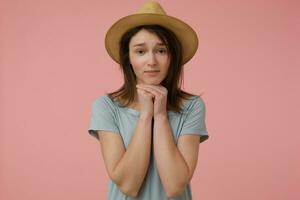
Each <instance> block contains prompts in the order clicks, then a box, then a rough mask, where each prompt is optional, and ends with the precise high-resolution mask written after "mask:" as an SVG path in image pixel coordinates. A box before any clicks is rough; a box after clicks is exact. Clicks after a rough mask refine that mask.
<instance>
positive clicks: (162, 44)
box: [133, 42, 166, 47]
mask: <svg viewBox="0 0 300 200" xmlns="http://www.w3.org/2000/svg"><path fill="white" fill-rule="evenodd" d="M145 44H146V43H145V42H143V43H139V44H135V45H133V47H137V46H145ZM157 45H158V46H166V45H165V44H164V43H162V42H159V43H157Z"/></svg>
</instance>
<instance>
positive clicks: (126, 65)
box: [88, 2, 208, 200]
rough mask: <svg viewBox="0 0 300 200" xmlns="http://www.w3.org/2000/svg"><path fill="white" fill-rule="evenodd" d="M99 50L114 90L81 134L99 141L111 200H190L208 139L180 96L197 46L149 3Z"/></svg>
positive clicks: (180, 25)
mask: <svg viewBox="0 0 300 200" xmlns="http://www.w3.org/2000/svg"><path fill="white" fill-rule="evenodd" d="M105 45H106V49H107V51H108V53H109V55H110V56H111V57H112V59H113V60H115V61H116V62H117V63H119V64H120V67H121V69H122V72H123V75H124V84H123V85H122V87H121V88H120V89H119V90H117V91H115V92H112V93H109V94H105V95H102V96H99V97H98V98H96V99H95V101H94V102H93V105H92V117H91V123H90V128H89V130H88V131H89V133H90V134H91V135H93V136H95V137H96V138H97V139H99V141H100V147H101V152H102V155H103V159H104V163H105V167H106V170H107V173H108V175H109V178H110V181H109V194H108V198H109V199H111V200H123V199H140V200H164V199H176V200H191V199H192V192H191V186H190V180H191V179H192V176H193V173H194V170H195V168H196V165H197V160H198V151H199V143H200V142H203V141H205V140H206V139H207V138H208V132H207V129H206V126H205V104H204V101H203V99H202V98H201V97H200V96H197V95H193V94H190V93H188V92H185V91H183V90H181V89H180V86H181V80H182V72H183V65H184V64H185V63H186V62H187V61H189V60H190V59H191V58H192V57H193V55H194V54H195V52H196V50H197V47H198V39H197V35H196V33H195V32H194V31H193V29H192V28H191V27H190V26H189V25H187V24H186V23H184V22H182V21H181V20H179V19H177V18H174V17H171V16H168V15H166V13H165V11H164V10H163V9H162V7H161V6H160V5H159V4H158V3H157V2H150V3H146V4H145V5H143V6H142V7H141V8H140V10H139V11H138V13H136V14H133V15H129V16H126V17H123V18H121V19H120V20H118V21H117V22H116V23H114V24H113V25H112V27H111V28H110V29H109V30H108V32H107V35H106V38H105Z"/></svg>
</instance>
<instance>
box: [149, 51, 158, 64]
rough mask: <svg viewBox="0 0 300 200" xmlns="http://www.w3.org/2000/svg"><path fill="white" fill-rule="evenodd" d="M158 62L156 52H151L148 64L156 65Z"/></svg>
mask: <svg viewBox="0 0 300 200" xmlns="http://www.w3.org/2000/svg"><path fill="white" fill-rule="evenodd" d="M156 64H157V60H156V55H155V53H154V52H151V53H149V59H148V65H149V66H155V65H156Z"/></svg>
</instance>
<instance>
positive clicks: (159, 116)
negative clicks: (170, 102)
mask: <svg viewBox="0 0 300 200" xmlns="http://www.w3.org/2000/svg"><path fill="white" fill-rule="evenodd" d="M154 120H159V121H163V120H168V115H167V113H164V114H157V115H154Z"/></svg>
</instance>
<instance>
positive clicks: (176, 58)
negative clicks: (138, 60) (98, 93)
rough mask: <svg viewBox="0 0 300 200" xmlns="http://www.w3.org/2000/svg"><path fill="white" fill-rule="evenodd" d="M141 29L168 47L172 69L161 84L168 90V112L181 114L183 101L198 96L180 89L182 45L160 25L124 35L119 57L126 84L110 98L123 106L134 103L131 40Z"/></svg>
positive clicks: (134, 78) (171, 33)
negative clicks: (119, 100) (154, 35)
mask: <svg viewBox="0 0 300 200" xmlns="http://www.w3.org/2000/svg"><path fill="white" fill-rule="evenodd" d="M141 29H145V30H147V31H149V32H152V33H154V34H156V35H157V36H158V37H159V39H160V40H161V41H162V42H163V43H164V44H165V45H166V46H167V50H168V52H170V56H171V59H170V67H169V69H168V73H167V76H166V77H165V79H164V80H163V81H162V82H161V85H162V86H164V87H165V88H166V89H167V90H168V97H167V110H172V111H175V112H180V111H181V104H180V103H181V100H182V99H188V97H191V96H196V95H193V94H190V93H188V92H185V91H183V90H181V88H180V87H181V84H182V81H183V78H182V76H183V65H182V47H181V43H180V42H179V40H178V39H177V37H176V36H175V34H174V33H173V32H172V31H170V30H168V29H166V28H164V27H162V26H159V25H142V26H138V27H135V28H132V29H130V30H128V31H127V32H126V33H125V34H123V36H122V38H121V39H120V50H119V56H120V67H121V70H122V72H123V76H124V83H123V85H122V86H121V88H119V89H118V90H117V91H115V92H112V93H108V96H109V97H110V98H112V99H114V100H115V99H116V98H120V99H123V100H124V101H125V103H124V102H123V103H122V104H121V105H122V106H128V105H129V104H130V103H131V102H133V101H134V98H135V95H136V90H135V88H136V75H135V73H134V71H133V69H132V66H131V64H130V60H129V42H130V39H131V38H132V37H133V36H134V35H135V34H136V33H137V32H139V31H140V30H141Z"/></svg>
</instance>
